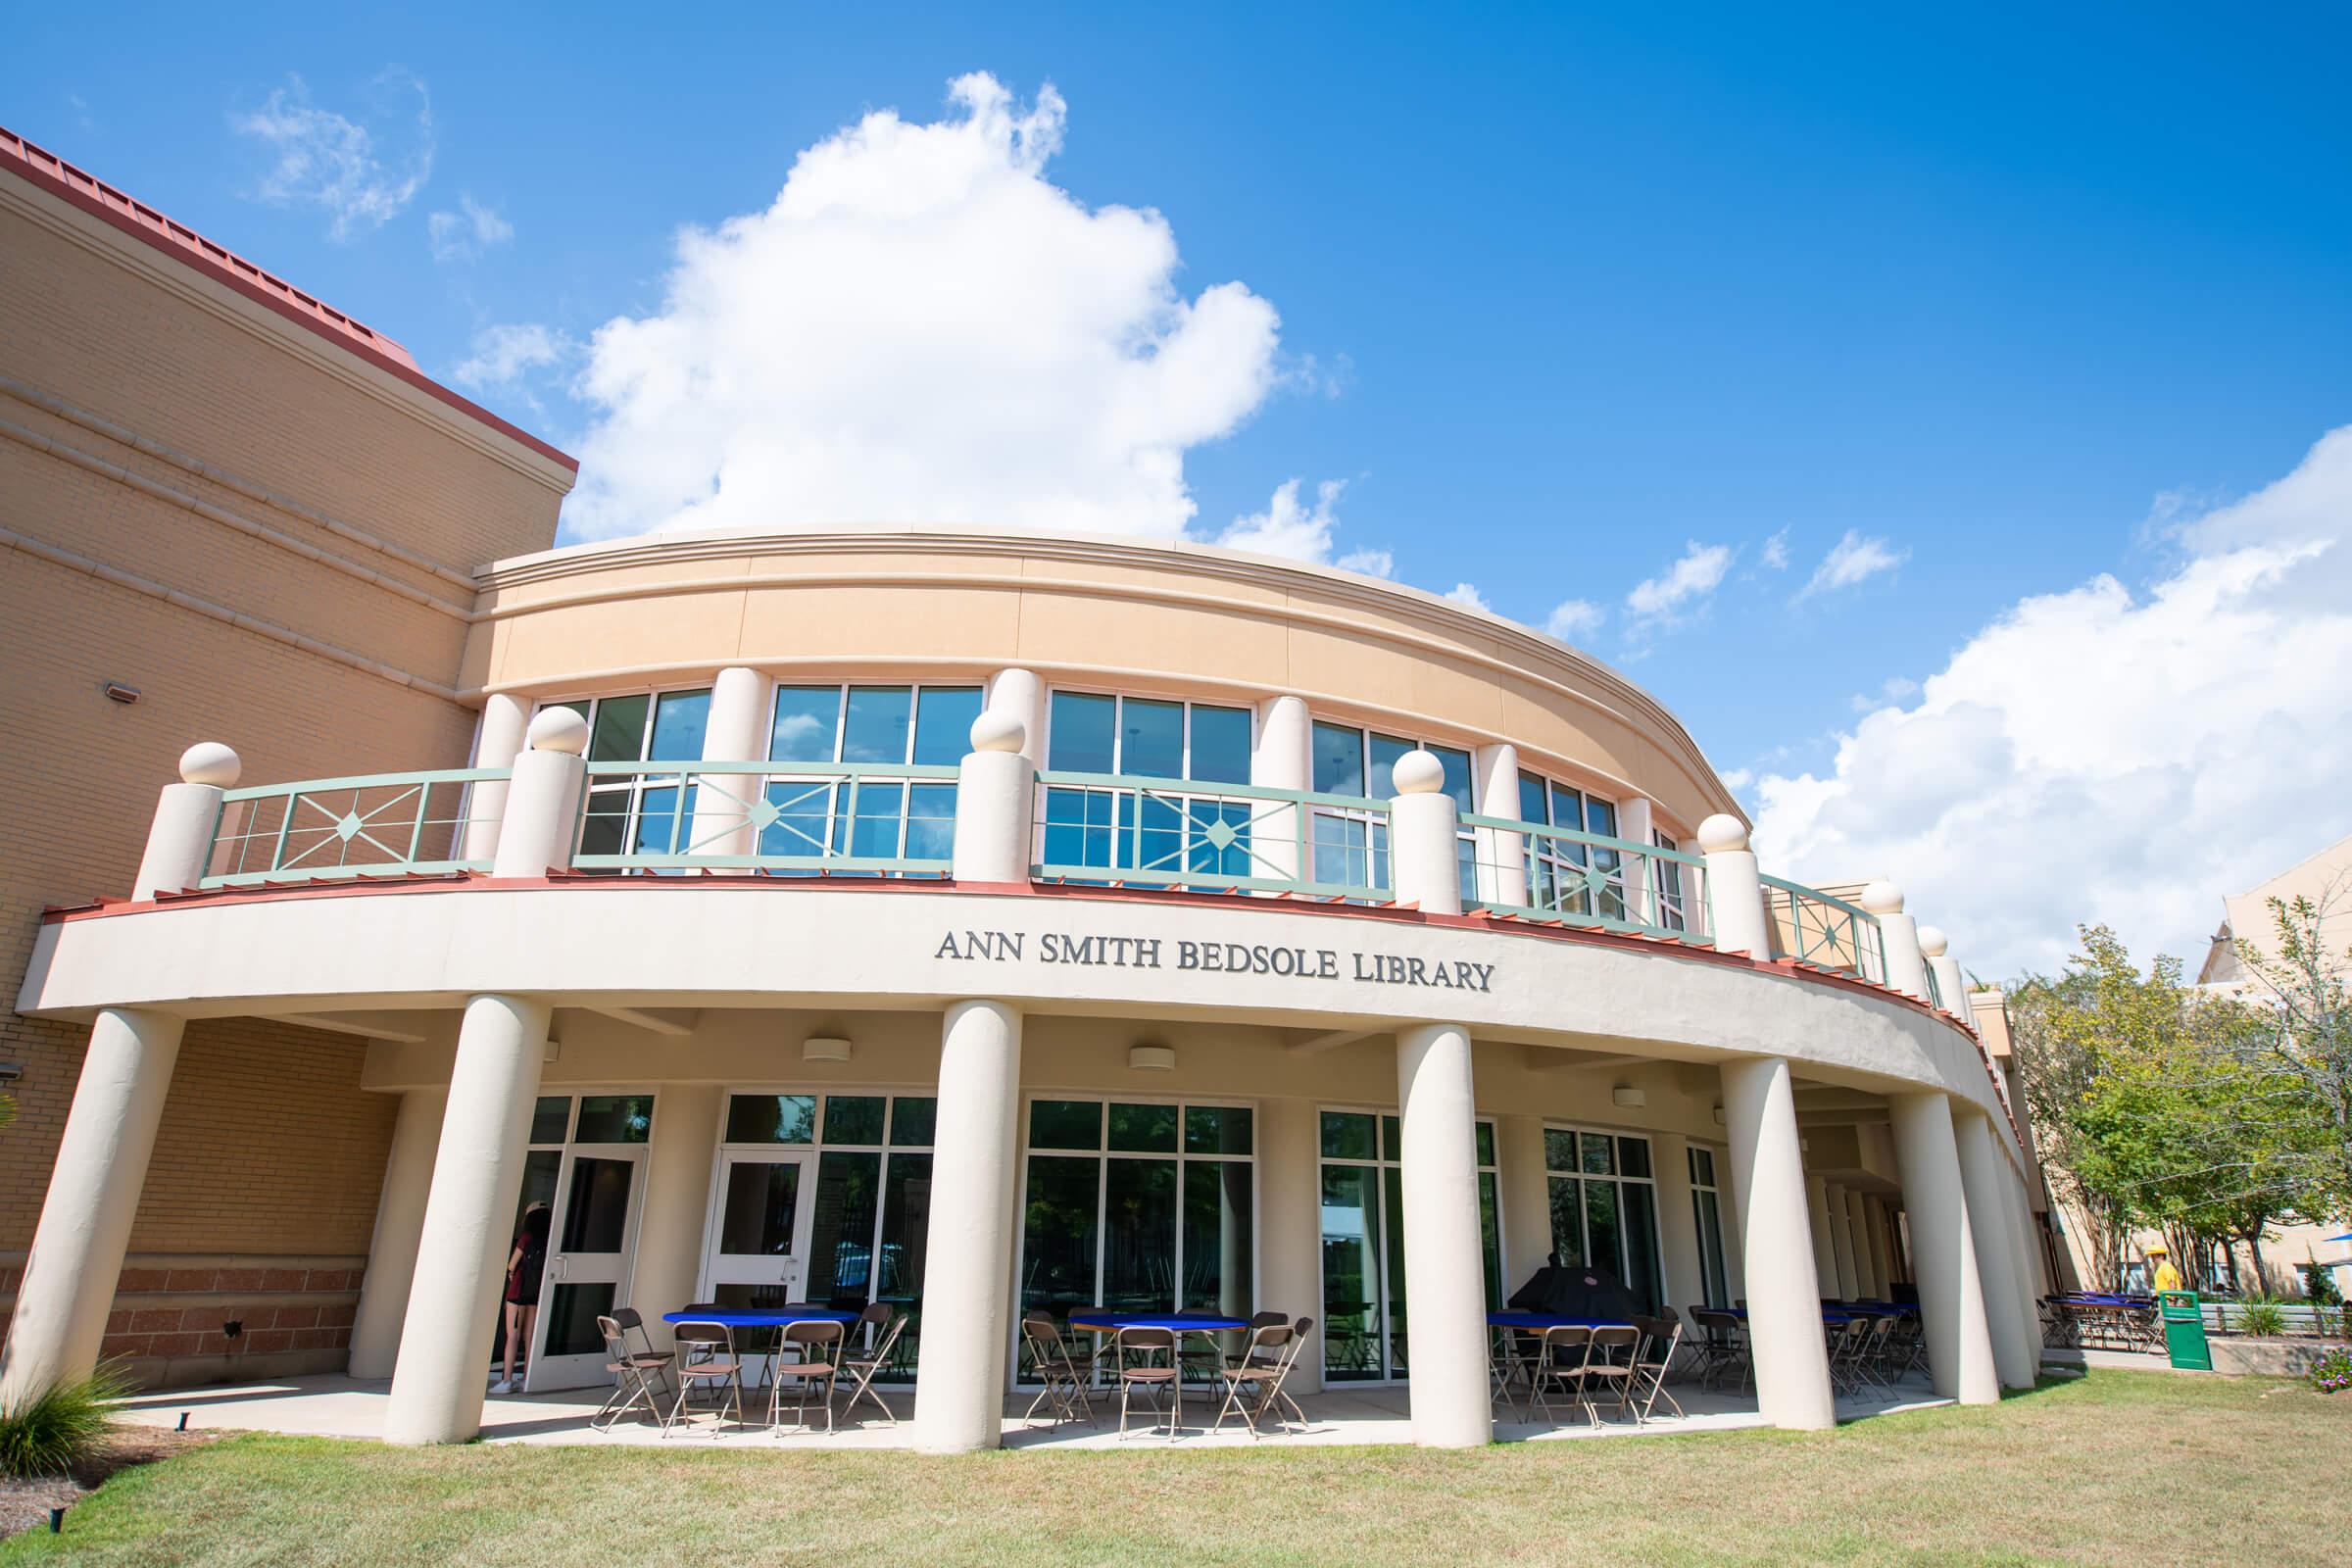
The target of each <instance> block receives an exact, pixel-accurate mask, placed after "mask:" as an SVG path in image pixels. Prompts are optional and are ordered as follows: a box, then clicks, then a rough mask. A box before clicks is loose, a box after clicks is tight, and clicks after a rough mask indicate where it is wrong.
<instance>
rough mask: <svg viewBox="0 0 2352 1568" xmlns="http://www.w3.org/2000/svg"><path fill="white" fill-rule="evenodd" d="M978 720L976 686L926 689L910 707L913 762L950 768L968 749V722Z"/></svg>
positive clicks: (978, 704) (969, 742) (969, 730)
mask: <svg viewBox="0 0 2352 1568" xmlns="http://www.w3.org/2000/svg"><path fill="white" fill-rule="evenodd" d="M979 716H980V688H979V687H977V686H926V687H924V688H923V689H922V692H921V694H920V696H919V697H918V699H917V701H916V703H915V707H914V757H913V759H912V760H914V761H917V762H924V763H933V764H944V765H946V766H950V767H953V766H954V765H955V764H956V763H957V762H960V761H962V760H963V754H964V753H966V752H968V751H970V750H971V749H972V721H973V720H974V719H976V718H978V717H979Z"/></svg>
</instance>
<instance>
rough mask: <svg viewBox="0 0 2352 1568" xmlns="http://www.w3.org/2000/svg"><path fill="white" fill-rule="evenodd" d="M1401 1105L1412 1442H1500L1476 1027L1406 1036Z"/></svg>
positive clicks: (1431, 1027)
mask: <svg viewBox="0 0 2352 1568" xmlns="http://www.w3.org/2000/svg"><path fill="white" fill-rule="evenodd" d="M1408 787H1409V786H1408ZM1397 1107H1398V1117H1399V1122H1400V1133H1401V1143H1402V1146H1403V1147H1402V1153H1401V1156H1400V1160H1399V1164H1400V1167H1401V1168H1400V1169H1399V1170H1398V1172H1397V1184H1398V1188H1399V1191H1400V1192H1401V1194H1402V1196H1403V1200H1404V1234H1405V1236H1406V1238H1407V1242H1406V1245H1405V1250H1404V1289H1405V1299H1407V1300H1409V1301H1411V1302H1412V1304H1413V1308H1412V1312H1411V1314H1410V1315H1409V1317H1408V1319H1407V1322H1406V1329H1405V1348H1406V1364H1408V1365H1409V1366H1411V1367H1412V1369H1413V1385H1412V1412H1413V1441H1414V1442H1415V1443H1417V1444H1419V1445H1420V1446H1422V1447H1425V1448H1467V1447H1475V1446H1478V1445H1480V1444H1484V1443H1490V1442H1492V1441H1494V1437H1495V1410H1494V1404H1493V1401H1492V1391H1491V1390H1490V1389H1489V1387H1488V1384H1487V1299H1486V1267H1485V1260H1484V1258H1483V1257H1482V1256H1481V1255H1480V1250H1481V1244H1480V1239H1479V1224H1478V1135H1477V1115H1476V1109H1475V1101H1474V1099H1473V1096H1472V1090H1471V1083H1470V1033H1469V1031H1468V1030H1466V1029H1464V1028H1462V1027H1460V1026H1459V1025H1457V1024H1424V1025H1422V1026H1421V1027H1419V1028H1417V1029H1407V1030H1405V1031H1403V1032H1402V1033H1400V1034H1398V1035H1397Z"/></svg>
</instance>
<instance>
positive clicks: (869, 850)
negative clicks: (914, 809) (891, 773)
mask: <svg viewBox="0 0 2352 1568" xmlns="http://www.w3.org/2000/svg"><path fill="white" fill-rule="evenodd" d="M850 799H851V803H852V805H851V821H850V853H851V854H852V855H863V856H870V857H873V858H877V859H891V858H896V857H897V856H898V854H899V844H900V834H899V822H900V818H901V817H902V815H903V814H904V813H905V811H906V809H907V786H906V785H905V784H904V783H902V782H900V781H898V780H895V779H874V778H869V779H860V780H858V782H857V783H856V784H855V785H854V786H853V787H852V788H851V790H850Z"/></svg>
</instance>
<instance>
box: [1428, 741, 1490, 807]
mask: <svg viewBox="0 0 2352 1568" xmlns="http://www.w3.org/2000/svg"><path fill="white" fill-rule="evenodd" d="M1427 750H1428V752H1429V754H1430V755H1431V756H1432V757H1435V758H1436V759H1437V760H1439V762H1441V763H1442V764H1444V766H1445V768H1446V794H1448V795H1450V796H1452V797H1453V809H1455V810H1456V811H1475V810H1477V809H1478V802H1477V799H1476V795H1475V792H1474V789H1473V787H1472V785H1471V782H1470V754H1469V753H1468V752H1457V751H1455V750H1454V749H1453V748H1452V747H1450V746H1432V747H1429V748H1428V749H1427Z"/></svg>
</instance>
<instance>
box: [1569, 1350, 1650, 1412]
mask: <svg viewBox="0 0 2352 1568" xmlns="http://www.w3.org/2000/svg"><path fill="white" fill-rule="evenodd" d="M1641 1358H1642V1330H1641V1329H1640V1328H1639V1327H1630V1328H1605V1329H1594V1330H1593V1337H1592V1338H1591V1339H1590V1340H1587V1341H1586V1342H1585V1375H1584V1377H1583V1378H1582V1379H1580V1380H1579V1386H1578V1391H1577V1392H1578V1397H1579V1398H1580V1399H1581V1400H1582V1402H1583V1404H1584V1406H1585V1413H1586V1414H1587V1415H1590V1416H1591V1417H1592V1418H1593V1425H1594V1426H1598V1425H1600V1406H1599V1404H1598V1403H1597V1402H1596V1401H1595V1400H1594V1399H1593V1390H1594V1389H1608V1388H1614V1389H1615V1390H1616V1391H1617V1415H1618V1419H1620V1420H1623V1419H1624V1417H1625V1414H1626V1412H1627V1411H1628V1410H1631V1409H1632V1408H1633V1400H1634V1382H1635V1363H1636V1362H1637V1361H1639V1360H1641Z"/></svg>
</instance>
